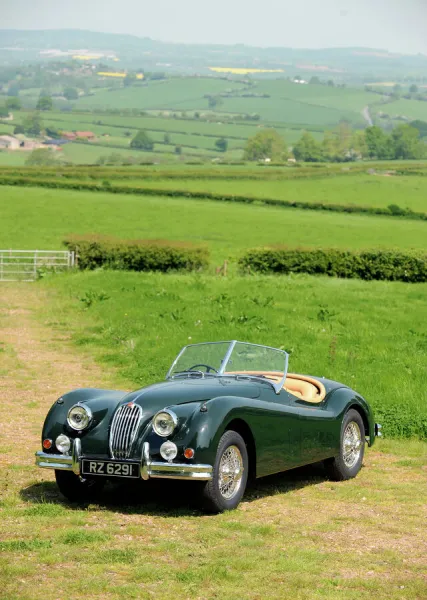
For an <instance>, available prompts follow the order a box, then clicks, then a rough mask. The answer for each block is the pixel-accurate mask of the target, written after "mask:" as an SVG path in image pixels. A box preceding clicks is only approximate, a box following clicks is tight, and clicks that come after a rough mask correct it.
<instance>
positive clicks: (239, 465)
mask: <svg viewBox="0 0 427 600" xmlns="http://www.w3.org/2000/svg"><path fill="white" fill-rule="evenodd" d="M230 469H231V472H230ZM233 470H234V473H233ZM237 471H238V472H237ZM248 472H249V459H248V451H247V448H246V444H245V441H244V439H243V438H242V436H241V435H239V434H238V433H237V432H236V431H226V432H225V433H224V435H223V436H222V437H221V439H220V440H219V444H218V449H217V453H216V458H215V464H214V468H213V475H212V479H211V480H210V481H207V482H206V483H205V484H204V486H203V491H202V496H203V505H204V508H205V510H207V511H208V512H213V513H220V512H223V511H225V510H233V509H235V508H236V507H237V506H238V505H239V503H240V501H241V499H242V497H243V494H244V493H245V489H246V483H247V481H248Z"/></svg>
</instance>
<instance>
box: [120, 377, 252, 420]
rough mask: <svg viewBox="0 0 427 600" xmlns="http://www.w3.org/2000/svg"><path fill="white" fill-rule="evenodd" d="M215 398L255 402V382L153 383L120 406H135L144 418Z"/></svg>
mask: <svg viewBox="0 0 427 600" xmlns="http://www.w3.org/2000/svg"><path fill="white" fill-rule="evenodd" d="M218 396H239V397H243V398H258V397H259V396H260V387H259V385H258V384H257V383H256V382H248V381H245V382H242V381H237V380H235V379H232V378H228V377H215V378H213V377H212V378H209V379H184V378H181V379H173V380H170V381H165V382H163V383H156V384H154V385H149V386H147V387H145V388H142V389H140V390H137V391H135V392H131V393H130V394H127V395H126V396H125V397H124V398H122V401H121V403H120V404H126V403H127V402H134V403H135V404H139V405H140V406H141V407H142V409H143V411H144V414H145V415H148V414H151V415H154V414H155V413H156V412H157V411H159V410H161V409H162V408H166V407H168V406H174V405H176V404H187V403H189V402H204V401H206V400H210V399H211V398H216V397H218Z"/></svg>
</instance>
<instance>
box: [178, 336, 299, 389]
mask: <svg viewBox="0 0 427 600" xmlns="http://www.w3.org/2000/svg"><path fill="white" fill-rule="evenodd" d="M287 370H288V354H287V353H286V352H285V351H284V350H278V349H276V348H270V347H269V346H260V345H258V344H249V343H247V342H237V341H235V340H233V341H231V342H208V343H204V344H191V345H189V346H185V347H184V348H183V349H182V350H181V352H180V353H179V354H178V356H177V358H176V359H175V361H174V362H173V364H172V366H171V368H170V369H169V372H168V374H167V378H174V377H184V376H187V377H197V376H202V377H204V376H206V375H217V376H223V377H225V376H233V375H234V376H237V375H245V376H248V377H263V376H264V377H265V375H266V374H271V372H272V371H273V372H275V374H276V379H275V381H271V380H269V383H271V385H273V387H274V388H275V390H276V392H278V391H280V389H281V388H282V386H283V383H284V381H285V378H286V373H287Z"/></svg>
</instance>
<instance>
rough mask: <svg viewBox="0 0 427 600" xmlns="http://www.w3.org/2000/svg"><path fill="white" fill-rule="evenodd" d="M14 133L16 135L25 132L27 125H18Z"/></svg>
mask: <svg viewBox="0 0 427 600" xmlns="http://www.w3.org/2000/svg"><path fill="white" fill-rule="evenodd" d="M13 133H14V134H15V135H16V134H18V133H25V127H24V126H23V125H16V126H15V129H14V130H13Z"/></svg>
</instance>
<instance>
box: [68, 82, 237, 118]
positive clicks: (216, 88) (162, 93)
mask: <svg viewBox="0 0 427 600" xmlns="http://www.w3.org/2000/svg"><path fill="white" fill-rule="evenodd" d="M241 88H242V85H241V84H238V83H235V82H232V81H225V80H222V79H218V78H213V77H212V78H196V77H194V78H181V77H178V78H172V79H167V80H164V81H155V82H149V84H148V85H147V86H135V87H129V88H121V89H117V90H114V91H108V90H105V89H100V90H99V91H96V92H95V94H94V95H93V96H82V97H81V98H79V100H78V101H77V102H76V104H75V105H76V108H79V109H83V108H91V109H92V108H101V109H105V108H119V109H125V108H138V109H140V110H144V109H145V110H147V109H177V110H186V109H189V108H192V107H193V106H194V105H196V108H200V109H203V108H205V109H207V108H208V101H207V99H206V98H203V96H204V95H205V94H214V95H215V94H219V93H221V92H225V91H226V90H228V89H235V90H239V89H241Z"/></svg>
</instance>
